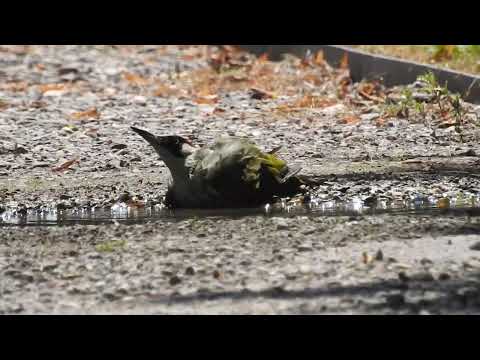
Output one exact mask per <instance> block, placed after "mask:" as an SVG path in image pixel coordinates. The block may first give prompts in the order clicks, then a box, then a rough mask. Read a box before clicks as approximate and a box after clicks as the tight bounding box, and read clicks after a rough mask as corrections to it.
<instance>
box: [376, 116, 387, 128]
mask: <svg viewBox="0 0 480 360" xmlns="http://www.w3.org/2000/svg"><path fill="white" fill-rule="evenodd" d="M386 122H387V120H386V119H385V118H382V117H380V118H378V119H377V120H375V125H377V126H385V123H386Z"/></svg>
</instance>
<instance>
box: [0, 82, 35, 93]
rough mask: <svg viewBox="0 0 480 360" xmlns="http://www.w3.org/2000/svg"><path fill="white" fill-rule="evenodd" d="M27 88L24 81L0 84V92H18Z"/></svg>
mask: <svg viewBox="0 0 480 360" xmlns="http://www.w3.org/2000/svg"><path fill="white" fill-rule="evenodd" d="M27 88H28V83H27V82H26V81H11V82H7V83H4V84H0V90H5V91H13V92H20V91H25V90H27Z"/></svg>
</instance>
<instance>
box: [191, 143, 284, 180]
mask: <svg viewBox="0 0 480 360" xmlns="http://www.w3.org/2000/svg"><path fill="white" fill-rule="evenodd" d="M195 156H196V160H197V163H196V166H195V169H194V171H193V175H194V176H201V177H204V178H205V179H206V180H208V181H210V182H211V183H213V184H220V183H228V184H230V185H231V186H234V185H239V184H248V185H250V186H253V187H258V185H259V180H260V176H261V173H262V172H261V169H262V168H264V169H266V170H267V171H268V172H269V173H270V174H271V175H273V176H275V177H276V178H278V180H279V181H281V179H283V178H284V177H285V176H287V175H290V173H289V171H288V167H287V165H286V163H285V162H284V161H283V160H281V159H279V158H277V157H276V156H274V155H273V154H271V153H263V152H262V151H261V150H260V149H259V148H258V147H257V146H255V144H254V143H252V142H250V141H249V140H248V139H243V138H221V139H218V140H217V141H216V142H215V143H214V144H213V145H212V146H210V147H208V148H203V149H201V150H200V151H199V152H197V154H196V155H195ZM290 176H292V175H290Z"/></svg>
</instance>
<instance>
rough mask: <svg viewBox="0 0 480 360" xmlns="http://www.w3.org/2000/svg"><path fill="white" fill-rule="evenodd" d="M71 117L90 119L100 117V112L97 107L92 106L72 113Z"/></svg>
mask: <svg viewBox="0 0 480 360" xmlns="http://www.w3.org/2000/svg"><path fill="white" fill-rule="evenodd" d="M70 117H71V118H72V119H75V120H83V119H90V118H93V119H98V118H100V113H99V112H98V110H97V109H96V108H91V109H88V110H85V111H79V112H75V113H73V114H72V115H70Z"/></svg>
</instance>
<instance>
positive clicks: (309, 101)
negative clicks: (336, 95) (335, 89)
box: [293, 95, 337, 108]
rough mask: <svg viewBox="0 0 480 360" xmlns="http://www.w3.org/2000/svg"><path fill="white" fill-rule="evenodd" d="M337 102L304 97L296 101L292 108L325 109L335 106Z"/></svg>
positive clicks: (309, 96) (311, 96)
mask: <svg viewBox="0 0 480 360" xmlns="http://www.w3.org/2000/svg"><path fill="white" fill-rule="evenodd" d="M336 103H337V102H336V101H335V100H332V99H326V98H323V97H320V96H313V95H305V96H304V97H302V98H301V99H298V100H297V101H296V102H295V103H294V104H293V106H294V107H297V108H325V107H328V106H332V105H335V104H336Z"/></svg>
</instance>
